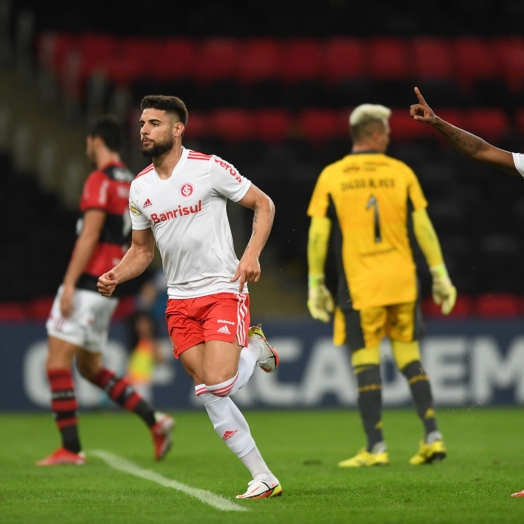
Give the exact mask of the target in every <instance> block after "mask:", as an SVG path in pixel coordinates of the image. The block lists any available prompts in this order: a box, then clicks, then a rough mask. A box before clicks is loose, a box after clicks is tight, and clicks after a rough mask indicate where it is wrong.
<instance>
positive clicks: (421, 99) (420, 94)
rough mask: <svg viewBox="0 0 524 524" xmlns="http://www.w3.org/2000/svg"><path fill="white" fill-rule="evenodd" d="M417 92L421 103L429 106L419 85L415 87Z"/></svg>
mask: <svg viewBox="0 0 524 524" xmlns="http://www.w3.org/2000/svg"><path fill="white" fill-rule="evenodd" d="M415 94H416V95H417V98H418V101H419V103H421V104H423V105H425V106H427V104H426V101H425V100H424V97H423V96H422V93H421V92H420V89H419V88H418V87H415Z"/></svg>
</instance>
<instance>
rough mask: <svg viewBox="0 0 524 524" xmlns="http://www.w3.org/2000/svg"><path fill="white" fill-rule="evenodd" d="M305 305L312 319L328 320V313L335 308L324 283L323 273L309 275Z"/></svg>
mask: <svg viewBox="0 0 524 524" xmlns="http://www.w3.org/2000/svg"><path fill="white" fill-rule="evenodd" d="M307 307H308V309H309V312H310V313H311V316H312V317H313V318H314V319H316V320H321V321H322V322H329V314H330V313H333V311H334V310H335V303H334V302H333V297H332V296H331V293H330V292H329V289H328V288H327V287H326V286H325V285H324V275H310V276H309V292H308V301H307Z"/></svg>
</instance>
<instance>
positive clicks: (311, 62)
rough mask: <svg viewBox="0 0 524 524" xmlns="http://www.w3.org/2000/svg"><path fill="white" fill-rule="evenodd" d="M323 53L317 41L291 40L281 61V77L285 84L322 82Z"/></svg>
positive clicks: (284, 50) (285, 47)
mask: <svg viewBox="0 0 524 524" xmlns="http://www.w3.org/2000/svg"><path fill="white" fill-rule="evenodd" d="M321 76H322V52H321V47H320V44H319V43H318V42H317V41H316V40H301V39H295V40H290V41H289V43H288V44H287V45H286V46H284V48H283V53H282V55H281V60H280V77H281V78H282V80H284V82H288V83H296V82H302V81H316V80H320V79H321Z"/></svg>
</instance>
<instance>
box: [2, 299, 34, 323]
mask: <svg viewBox="0 0 524 524" xmlns="http://www.w3.org/2000/svg"><path fill="white" fill-rule="evenodd" d="M24 320H28V316H27V311H26V309H25V307H24V305H23V304H19V303H15V302H0V322H22V321H24Z"/></svg>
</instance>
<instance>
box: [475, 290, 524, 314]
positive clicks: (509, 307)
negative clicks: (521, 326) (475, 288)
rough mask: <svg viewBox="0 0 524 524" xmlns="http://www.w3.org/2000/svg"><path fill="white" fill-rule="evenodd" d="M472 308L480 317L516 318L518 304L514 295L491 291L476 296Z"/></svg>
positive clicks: (518, 308)
mask: <svg viewBox="0 0 524 524" xmlns="http://www.w3.org/2000/svg"><path fill="white" fill-rule="evenodd" d="M474 309H475V312H476V313H477V315H478V316H479V317H482V318H516V317H518V316H519V311H520V304H519V300H518V298H517V297H516V296H515V295H508V294H494V293H492V294H486V295H480V296H479V297H477V298H476V300H475V301H474Z"/></svg>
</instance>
